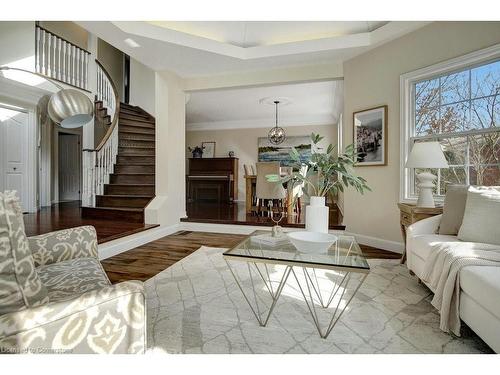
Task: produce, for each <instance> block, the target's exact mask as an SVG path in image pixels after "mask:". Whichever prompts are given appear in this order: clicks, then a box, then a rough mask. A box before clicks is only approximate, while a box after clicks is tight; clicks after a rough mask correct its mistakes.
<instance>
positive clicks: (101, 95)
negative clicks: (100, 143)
mask: <svg viewBox="0 0 500 375" xmlns="http://www.w3.org/2000/svg"><path fill="white" fill-rule="evenodd" d="M96 65H97V87H96V96H97V100H100V101H102V105H103V107H105V108H106V109H107V110H108V115H110V116H111V118H113V117H114V115H115V111H116V103H117V101H118V99H117V96H116V89H115V86H114V84H113V81H112V80H111V78H110V76H109V74H108V73H107V72H106V69H104V67H103V66H102V65H101V63H100V62H99V61H97V60H96Z"/></svg>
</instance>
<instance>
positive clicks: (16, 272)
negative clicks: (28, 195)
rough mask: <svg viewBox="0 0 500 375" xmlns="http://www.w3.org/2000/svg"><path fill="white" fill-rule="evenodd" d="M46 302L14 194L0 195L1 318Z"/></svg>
mask: <svg viewBox="0 0 500 375" xmlns="http://www.w3.org/2000/svg"><path fill="white" fill-rule="evenodd" d="M47 302H49V298H48V296H47V290H46V288H45V287H44V285H43V284H42V282H41V281H40V278H39V277H38V274H37V273H36V271H35V264H34V262H33V256H32V255H31V250H30V248H29V246H28V240H27V238H26V234H25V232H24V221H23V214H22V211H21V207H20V205H19V198H17V197H16V193H15V191H6V192H4V193H0V315H3V314H6V313H9V312H13V311H18V310H22V309H24V308H28V307H34V306H38V305H42V304H44V303H47Z"/></svg>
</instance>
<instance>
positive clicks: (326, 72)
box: [184, 62, 342, 91]
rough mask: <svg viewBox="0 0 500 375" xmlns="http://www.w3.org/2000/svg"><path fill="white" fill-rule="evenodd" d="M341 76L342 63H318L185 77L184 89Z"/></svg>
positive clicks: (304, 80) (239, 85) (252, 84)
mask: <svg viewBox="0 0 500 375" xmlns="http://www.w3.org/2000/svg"><path fill="white" fill-rule="evenodd" d="M341 78H342V64H341V63H336V62H334V63H331V64H319V65H307V66H298V67H286V68H277V69H269V70H264V71H262V70H261V71H255V72H244V73H233V74H224V75H212V76H200V77H192V78H186V79H185V81H184V88H185V90H186V91H195V90H213V89H220V88H229V87H242V86H257V85H274V84H280V83H289V82H309V81H317V80H332V79H341Z"/></svg>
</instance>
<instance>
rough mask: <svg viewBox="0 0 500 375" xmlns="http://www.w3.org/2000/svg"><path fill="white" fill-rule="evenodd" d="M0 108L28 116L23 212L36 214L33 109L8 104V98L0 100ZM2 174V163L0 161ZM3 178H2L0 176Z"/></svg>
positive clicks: (36, 151) (35, 128) (35, 154)
mask: <svg viewBox="0 0 500 375" xmlns="http://www.w3.org/2000/svg"><path fill="white" fill-rule="evenodd" d="M0 107H2V108H7V109H10V110H14V111H18V112H22V113H26V114H27V115H28V124H27V127H28V129H27V132H26V133H25V137H27V139H26V138H25V141H27V147H26V152H27V155H26V173H25V175H24V178H23V183H24V185H25V186H26V190H27V197H28V200H27V201H26V202H24V210H25V212H37V210H38V193H37V183H38V175H37V164H38V163H37V153H38V147H37V142H36V139H37V127H36V114H35V111H36V109H35V108H32V107H30V106H25V105H22V106H21V105H19V103H17V102H16V104H13V103H9V100H8V98H5V99H3V98H2V99H1V102H0ZM0 163H1V168H2V173H4V171H3V165H4V161H3V159H1V160H0ZM2 178H3V176H2Z"/></svg>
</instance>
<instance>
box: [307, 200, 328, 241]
mask: <svg viewBox="0 0 500 375" xmlns="http://www.w3.org/2000/svg"><path fill="white" fill-rule="evenodd" d="M328 213H329V208H328V206H326V205H325V197H311V200H310V202H309V205H308V206H306V230H307V231H309V232H320V233H328Z"/></svg>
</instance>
